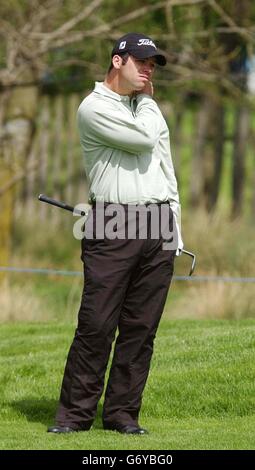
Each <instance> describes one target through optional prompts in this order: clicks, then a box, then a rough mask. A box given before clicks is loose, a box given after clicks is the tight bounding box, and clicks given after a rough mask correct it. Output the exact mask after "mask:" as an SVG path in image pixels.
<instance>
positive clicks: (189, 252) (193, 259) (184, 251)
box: [182, 250, 196, 276]
mask: <svg viewBox="0 0 255 470" xmlns="http://www.w3.org/2000/svg"><path fill="white" fill-rule="evenodd" d="M182 253H184V254H185V255H187V256H190V257H191V258H192V264H191V268H190V272H189V276H192V274H193V272H194V270H195V266H196V255H194V253H191V251H187V250H182Z"/></svg>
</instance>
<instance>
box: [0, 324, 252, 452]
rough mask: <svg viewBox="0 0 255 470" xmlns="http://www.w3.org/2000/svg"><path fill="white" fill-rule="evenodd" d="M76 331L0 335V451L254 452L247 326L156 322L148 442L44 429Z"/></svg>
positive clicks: (5, 328) (16, 328)
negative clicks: (53, 431) (53, 433)
mask: <svg viewBox="0 0 255 470" xmlns="http://www.w3.org/2000/svg"><path fill="white" fill-rule="evenodd" d="M74 328H75V325H74V324H72V325H70V324H58V323H55V322H51V323H48V324H45V323H44V324H35V323H16V324H15V323H13V324H5V325H2V326H1V330H0V340H1V341H0V345H1V346H0V351H1V355H0V357H1V380H0V397H1V407H0V416H1V419H0V435H1V439H0V447H1V449H81V450H86V449H95V450H96V449H104V450H105V449H143V450H147V449H254V442H255V415H254V409H255V382H254V374H255V348H254V347H255V321H254V320H242V321H226V320H211V321H194V320H185V321H184V320H178V321H169V320H167V319H163V320H162V322H161V325H160V329H159V332H158V336H157V339H156V344H155V352H154V356H153V361H152V367H151V373H150V376H149V380H148V383H147V386H146V390H145V393H144V399H143V407H142V413H141V418H140V423H141V425H143V426H145V427H147V428H148V429H149V430H150V434H149V435H148V436H141V437H139V438H138V437H134V436H129V437H127V436H122V435H119V434H117V433H114V432H110V431H107V432H106V431H104V430H103V429H102V424H101V416H100V415H101V405H100V406H99V408H98V415H97V418H96V420H95V424H94V426H93V429H92V430H91V431H89V432H85V433H75V434H73V435H67V436H56V435H52V434H47V433H46V428H47V426H48V425H50V424H51V423H53V421H54V414H55V410H56V406H57V400H58V395H59V387H60V383H61V379H62V374H63V368H64V364H65V359H66V355H67V352H68V348H69V345H70V342H71V339H72V336H73V332H74Z"/></svg>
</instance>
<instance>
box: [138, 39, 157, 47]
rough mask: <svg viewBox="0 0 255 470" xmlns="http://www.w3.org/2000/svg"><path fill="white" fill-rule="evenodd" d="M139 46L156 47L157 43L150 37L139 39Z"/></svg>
mask: <svg viewBox="0 0 255 470" xmlns="http://www.w3.org/2000/svg"><path fill="white" fill-rule="evenodd" d="M137 45H138V46H152V47H155V49H157V48H156V46H155V44H154V42H153V41H151V40H150V39H139V41H138V43H137Z"/></svg>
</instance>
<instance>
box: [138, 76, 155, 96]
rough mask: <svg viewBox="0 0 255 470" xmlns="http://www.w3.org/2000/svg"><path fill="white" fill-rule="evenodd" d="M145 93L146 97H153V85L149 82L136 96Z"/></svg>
mask: <svg viewBox="0 0 255 470" xmlns="http://www.w3.org/2000/svg"><path fill="white" fill-rule="evenodd" d="M141 93H145V94H146V95H150V96H153V94H154V89H153V84H152V82H150V81H149V80H148V81H147V82H146V83H145V85H144V87H143V88H142V90H139V91H138V92H137V94H138V95H139V94H141Z"/></svg>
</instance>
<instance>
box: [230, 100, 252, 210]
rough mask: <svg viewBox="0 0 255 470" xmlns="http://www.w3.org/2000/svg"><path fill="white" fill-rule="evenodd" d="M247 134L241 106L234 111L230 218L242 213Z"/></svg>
mask: <svg viewBox="0 0 255 470" xmlns="http://www.w3.org/2000/svg"><path fill="white" fill-rule="evenodd" d="M248 133H249V112H248V108H247V107H245V106H244V105H241V106H239V107H238V108H237V110H236V122H235V134H234V148H233V177H232V195H233V199H232V216H233V217H237V216H239V215H241V213H242V206H243V190H244V179H245V153H246V145H247V138H248Z"/></svg>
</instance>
